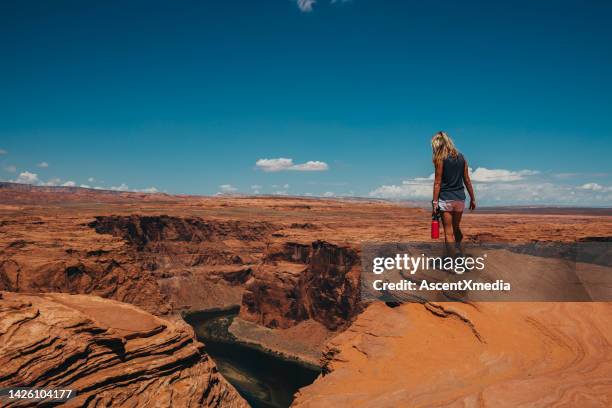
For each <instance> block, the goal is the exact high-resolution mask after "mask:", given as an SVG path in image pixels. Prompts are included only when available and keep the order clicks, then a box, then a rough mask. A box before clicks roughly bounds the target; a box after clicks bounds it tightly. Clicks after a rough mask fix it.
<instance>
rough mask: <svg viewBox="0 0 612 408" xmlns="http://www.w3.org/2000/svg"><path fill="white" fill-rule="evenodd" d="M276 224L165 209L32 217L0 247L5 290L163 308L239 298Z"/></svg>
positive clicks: (154, 310)
mask: <svg viewBox="0 0 612 408" xmlns="http://www.w3.org/2000/svg"><path fill="white" fill-rule="evenodd" d="M272 230H274V226H273V225H272V224H270V223H265V222H252V223H249V222H243V221H227V222H225V221H204V220H202V219H200V218H196V217H170V216H164V215H161V216H139V215H132V216H98V217H96V218H95V220H94V221H92V222H89V223H86V224H83V223H80V224H78V225H74V224H73V225H66V224H62V223H61V222H55V223H50V222H48V221H47V220H41V219H30V220H27V221H26V223H24V224H22V229H21V230H20V231H19V232H18V234H19V238H17V239H14V240H12V241H9V243H8V245H6V246H5V248H4V249H3V250H2V251H1V252H0V254H1V255H2V259H0V290H8V291H27V292H66V293H73V294H76V293H83V294H93V295H98V296H102V297H107V298H111V299H116V300H120V301H123V302H127V303H131V304H135V305H138V306H140V307H143V308H144V309H145V310H147V311H150V312H152V313H155V314H161V315H164V314H168V313H171V312H178V311H181V310H184V309H195V310H198V309H207V308H213V307H223V306H230V305H236V304H239V303H240V301H241V297H242V285H243V284H244V283H245V282H246V280H247V279H248V278H249V277H250V274H251V271H252V267H253V265H254V264H255V263H257V262H258V261H259V258H260V257H261V254H262V252H263V248H264V242H263V241H264V237H265V236H266V235H268V234H269V232H270V231H272ZM6 238H10V236H6Z"/></svg>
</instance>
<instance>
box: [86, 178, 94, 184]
mask: <svg viewBox="0 0 612 408" xmlns="http://www.w3.org/2000/svg"><path fill="white" fill-rule="evenodd" d="M87 181H89V182H90V183H93V182H94V181H96V179H95V178H93V177H90V178H88V179H87Z"/></svg>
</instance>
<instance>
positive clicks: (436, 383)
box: [294, 303, 612, 408]
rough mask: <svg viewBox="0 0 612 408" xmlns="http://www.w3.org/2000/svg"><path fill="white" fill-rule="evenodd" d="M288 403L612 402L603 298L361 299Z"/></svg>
mask: <svg viewBox="0 0 612 408" xmlns="http://www.w3.org/2000/svg"><path fill="white" fill-rule="evenodd" d="M323 360H324V361H323V363H324V365H325V367H326V370H327V371H328V372H329V374H327V375H325V376H323V377H320V378H319V379H318V380H317V381H315V382H314V384H312V385H310V386H308V387H305V388H303V389H302V390H301V391H300V392H299V394H298V396H297V398H296V400H295V402H294V405H295V406H296V407H328V406H329V407H331V406H362V407H398V406H413V407H432V406H435V407H471V406H479V407H517V406H533V407H545V406H546V407H547V406H568V407H570V406H571V407H602V408H603V407H609V406H611V405H612V377H611V376H610V373H611V372H612V305H611V304H609V303H477V304H474V305H470V304H461V303H429V304H418V303H409V304H404V305H401V306H399V307H396V308H389V307H387V306H385V304H383V303H375V304H372V305H370V306H369V307H368V308H367V309H366V310H365V312H364V313H362V314H361V315H360V316H359V317H358V318H357V320H356V321H355V322H354V323H353V325H352V326H351V327H350V328H348V329H347V330H346V331H345V332H343V333H342V334H340V335H338V336H337V337H335V338H334V339H332V340H331V342H330V343H329V344H328V345H327V349H326V351H325V353H324V359H323Z"/></svg>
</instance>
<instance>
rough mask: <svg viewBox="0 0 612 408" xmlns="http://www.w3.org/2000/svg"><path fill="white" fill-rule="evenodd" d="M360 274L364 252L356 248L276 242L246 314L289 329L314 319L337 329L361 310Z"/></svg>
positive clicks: (253, 285)
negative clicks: (360, 254) (359, 254)
mask: <svg viewBox="0 0 612 408" xmlns="http://www.w3.org/2000/svg"><path fill="white" fill-rule="evenodd" d="M359 274H360V266H359V256H358V254H357V252H356V251H355V250H353V249H351V248H350V247H346V246H345V247H340V246H337V245H333V244H330V243H328V242H324V241H315V242H313V243H312V244H311V245H304V244H297V243H287V244H284V245H280V246H273V247H271V248H269V249H268V250H267V253H266V257H265V260H264V262H263V264H262V265H260V266H258V267H257V268H256V269H255V272H254V273H253V276H252V278H251V280H250V281H249V282H248V284H247V287H246V290H245V293H244V295H243V297H242V307H241V309H240V317H241V318H242V319H244V320H246V321H251V322H254V323H258V324H261V325H263V326H266V327H270V328H283V329H286V328H289V327H292V326H295V325H296V324H297V323H299V322H301V321H304V320H308V319H313V320H315V321H318V322H320V323H322V324H323V325H324V326H325V327H327V328H328V329H329V330H337V329H339V328H341V327H345V326H346V325H347V324H349V323H350V322H351V320H352V319H353V317H354V316H356V315H357V313H358V312H359V311H360V307H361V305H360V294H359V289H360V288H359Z"/></svg>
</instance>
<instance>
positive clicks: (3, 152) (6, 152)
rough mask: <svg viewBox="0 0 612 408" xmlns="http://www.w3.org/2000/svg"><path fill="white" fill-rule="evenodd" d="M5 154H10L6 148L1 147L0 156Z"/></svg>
mask: <svg viewBox="0 0 612 408" xmlns="http://www.w3.org/2000/svg"><path fill="white" fill-rule="evenodd" d="M3 154H8V151H6V150H4V149H0V156H1V155H3Z"/></svg>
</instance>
